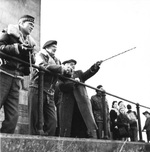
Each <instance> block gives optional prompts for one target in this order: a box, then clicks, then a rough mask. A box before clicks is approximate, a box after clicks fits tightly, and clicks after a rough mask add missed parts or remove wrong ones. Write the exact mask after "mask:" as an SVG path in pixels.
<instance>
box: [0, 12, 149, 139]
mask: <svg viewBox="0 0 150 152" xmlns="http://www.w3.org/2000/svg"><path fill="white" fill-rule="evenodd" d="M34 20H35V18H34V17H33V16H30V15H24V16H22V17H21V18H20V19H19V21H18V24H17V25H11V24H10V25H8V27H7V28H6V29H4V30H3V31H2V32H1V35H0V52H2V53H5V54H7V55H10V56H13V57H17V58H19V59H21V60H23V61H25V62H28V63H30V64H31V63H32V64H35V65H36V66H39V67H42V68H43V69H45V70H48V71H50V72H52V74H50V73H48V72H45V73H44V82H43V101H42V102H43V110H42V111H43V124H42V130H39V102H38V99H39V96H38V93H39V92H38V89H39V79H40V77H39V73H40V70H39V69H37V68H33V70H31V68H30V67H29V66H28V65H26V64H23V63H21V62H17V61H14V60H12V59H10V58H5V57H3V56H1V64H0V83H1V84H0V92H1V95H0V107H2V106H3V107H4V114H5V118H4V121H3V122H2V127H1V129H0V132H1V133H11V134H13V133H14V131H15V127H16V125H17V121H18V105H19V89H20V84H22V82H23V81H22V80H23V77H24V76H26V75H29V74H30V84H29V89H28V112H29V134H31V135H43V136H60V137H76V138H94V139H103V138H104V130H105V129H104V126H105V125H104V124H105V122H104V118H105V117H106V119H105V120H106V124H107V125H106V126H105V127H106V128H107V129H106V130H107V135H108V137H107V138H108V139H113V140H126V139H130V141H138V123H137V122H138V121H137V114H136V112H134V111H132V107H131V105H127V107H126V106H125V104H124V103H123V101H119V102H117V101H113V103H112V108H111V109H110V110H109V105H108V101H107V99H106V97H105V100H103V93H104V92H105V90H104V89H103V86H102V85H98V86H97V90H96V94H95V95H93V96H91V98H90V97H89V96H88V93H87V90H86V87H85V86H84V85H82V84H81V83H79V82H82V83H84V82H85V81H86V80H88V79H89V78H92V77H93V76H94V75H95V74H96V73H97V72H98V71H99V69H100V66H101V64H102V62H103V61H97V62H95V63H94V64H93V65H92V66H91V67H90V68H89V69H87V70H86V71H85V72H83V71H82V70H75V66H76V64H77V61H76V60H75V59H68V60H66V61H64V62H62V63H61V61H60V60H59V59H58V58H57V57H56V56H55V53H56V51H57V41H56V40H48V41H47V42H46V43H45V44H44V45H43V47H42V49H41V50H36V49H35V48H36V47H35V46H36V43H35V41H34V39H33V38H32V37H31V36H30V33H31V32H32V30H33V29H34ZM58 74H59V75H62V76H63V77H61V76H58ZM66 77H67V78H71V79H73V80H74V81H71V80H69V79H66ZM143 114H144V115H145V116H146V118H147V120H146V123H145V126H144V128H143V130H144V129H146V133H147V136H148V141H149V140H150V113H149V112H148V111H146V112H145V113H143ZM41 131H42V132H41Z"/></svg>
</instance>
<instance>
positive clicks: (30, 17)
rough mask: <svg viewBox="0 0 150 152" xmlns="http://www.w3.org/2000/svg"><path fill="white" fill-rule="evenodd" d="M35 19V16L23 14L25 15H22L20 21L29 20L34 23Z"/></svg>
mask: <svg viewBox="0 0 150 152" xmlns="http://www.w3.org/2000/svg"><path fill="white" fill-rule="evenodd" d="M34 20H35V18H34V17H33V16H31V15H23V16H21V17H20V19H19V22H26V21H28V22H32V23H34Z"/></svg>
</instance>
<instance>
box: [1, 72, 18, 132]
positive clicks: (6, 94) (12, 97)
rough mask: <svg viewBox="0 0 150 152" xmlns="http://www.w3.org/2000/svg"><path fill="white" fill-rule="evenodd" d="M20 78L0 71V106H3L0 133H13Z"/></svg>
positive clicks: (16, 116) (16, 114) (16, 117)
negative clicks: (3, 115)
mask: <svg viewBox="0 0 150 152" xmlns="http://www.w3.org/2000/svg"><path fill="white" fill-rule="evenodd" d="M20 81H21V79H18V78H14V77H11V76H9V75H7V74H5V73H1V72H0V108H2V106H3V108H4V114H5V117H4V121H3V122H2V127H1V129H0V132H1V133H11V134H13V133H14V131H15V128H16V125H17V121H18V104H19V90H20Z"/></svg>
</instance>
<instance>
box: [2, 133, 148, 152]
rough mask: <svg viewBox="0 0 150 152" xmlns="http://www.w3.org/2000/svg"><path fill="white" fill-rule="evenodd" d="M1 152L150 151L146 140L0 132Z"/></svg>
mask: <svg viewBox="0 0 150 152" xmlns="http://www.w3.org/2000/svg"><path fill="white" fill-rule="evenodd" d="M0 150H1V152H150V144H149V143H145V142H124V141H114V140H96V139H78V138H62V137H44V136H31V135H19V134H13V135H11V134H0Z"/></svg>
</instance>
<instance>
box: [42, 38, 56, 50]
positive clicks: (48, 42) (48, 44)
mask: <svg viewBox="0 0 150 152" xmlns="http://www.w3.org/2000/svg"><path fill="white" fill-rule="evenodd" d="M53 44H55V45H57V41H56V40H50V41H47V42H46V43H45V44H44V45H43V49H45V48H46V47H47V46H51V45H53Z"/></svg>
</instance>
